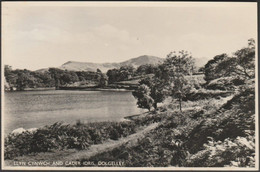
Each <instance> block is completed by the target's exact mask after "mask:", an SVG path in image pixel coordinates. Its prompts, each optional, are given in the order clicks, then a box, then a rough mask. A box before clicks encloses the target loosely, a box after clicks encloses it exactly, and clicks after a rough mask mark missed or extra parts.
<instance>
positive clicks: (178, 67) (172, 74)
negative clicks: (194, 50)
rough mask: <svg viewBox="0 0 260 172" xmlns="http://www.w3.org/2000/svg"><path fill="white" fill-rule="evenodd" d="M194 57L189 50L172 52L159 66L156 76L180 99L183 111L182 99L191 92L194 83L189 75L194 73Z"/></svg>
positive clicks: (174, 96)
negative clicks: (190, 80) (191, 82)
mask: <svg viewBox="0 0 260 172" xmlns="http://www.w3.org/2000/svg"><path fill="white" fill-rule="evenodd" d="M193 69H194V59H193V58H192V56H191V55H190V54H189V53H188V52H187V51H183V50H182V51H179V52H178V53H176V52H171V53H170V54H168V55H167V58H166V60H165V61H164V63H163V64H162V65H160V67H159V71H157V74H156V77H158V78H159V79H161V80H162V81H163V82H164V85H165V87H166V88H167V89H168V90H169V93H170V95H171V96H172V97H173V98H174V99H177V100H178V101H179V108H180V111H182V99H183V97H184V96H185V95H186V94H188V93H189V92H190V90H191V89H192V85H191V84H190V83H189V81H188V79H187V77H185V76H187V75H192V73H193Z"/></svg>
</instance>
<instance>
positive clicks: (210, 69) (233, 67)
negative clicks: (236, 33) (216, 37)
mask: <svg viewBox="0 0 260 172" xmlns="http://www.w3.org/2000/svg"><path fill="white" fill-rule="evenodd" d="M229 76H232V77H236V78H243V79H244V80H246V79H251V78H254V77H255V42H254V40H253V39H249V40H248V46H247V47H245V48H242V49H240V50H238V51H236V52H235V53H234V56H233V57H228V56H227V55H225V54H223V55H219V56H216V57H214V59H213V60H210V61H209V62H208V63H207V64H206V65H205V79H206V80H207V81H208V82H209V81H211V80H213V79H217V78H219V77H229Z"/></svg>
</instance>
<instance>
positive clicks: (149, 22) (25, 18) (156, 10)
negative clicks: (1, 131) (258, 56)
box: [2, 2, 257, 70]
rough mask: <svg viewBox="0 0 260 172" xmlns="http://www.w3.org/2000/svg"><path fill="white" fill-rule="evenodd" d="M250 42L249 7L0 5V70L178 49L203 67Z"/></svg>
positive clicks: (253, 31)
mask: <svg viewBox="0 0 260 172" xmlns="http://www.w3.org/2000/svg"><path fill="white" fill-rule="evenodd" d="M249 38H254V39H256V38H257V4H256V3H253V2H251V3H245V2H232V3H231V2H229V3H223V2H222V3H220V2H219V3H216V2H215V3H213V2H210V3H209V2H208V3H192V2H189V3H187V2H186V3H184V2H182V3H181V2H179V3H177V2H175V3H169V2H167V3H158V2H157V3H156V2H150V3H149V2H114V3H113V2H110V3H106V2H74V3H73V2H58V3H57V2H3V3H2V61H3V62H2V64H8V65H11V66H12V67H13V69H16V68H19V69H24V68H26V69H30V70H37V69H41V68H46V67H58V66H61V65H62V64H63V63H65V62H67V61H79V62H94V63H104V62H122V61H125V60H128V59H130V58H134V57H138V56H141V55H153V56H158V57H161V58H165V57H166V56H167V54H169V53H170V52H172V51H179V50H187V51H189V52H191V54H192V55H193V57H194V58H197V59H198V61H204V62H205V61H207V60H209V59H212V58H213V57H214V56H215V55H218V54H222V53H228V54H230V53H232V52H235V51H236V50H238V49H240V48H242V47H245V46H246V45H247V40H248V39H249Z"/></svg>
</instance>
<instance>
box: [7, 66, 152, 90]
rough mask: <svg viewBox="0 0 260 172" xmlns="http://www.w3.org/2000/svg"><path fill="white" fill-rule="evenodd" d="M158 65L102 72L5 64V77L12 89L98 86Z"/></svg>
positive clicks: (127, 77) (146, 72)
mask: <svg viewBox="0 0 260 172" xmlns="http://www.w3.org/2000/svg"><path fill="white" fill-rule="evenodd" d="M155 68H156V66H154V65H150V64H145V65H141V66H139V67H138V68H134V67H133V66H131V65H128V66H127V65H126V66H121V67H120V68H114V69H110V70H108V71H107V72H106V73H102V72H101V70H99V69H97V71H96V72H91V71H68V70H62V69H58V68H49V69H48V70H47V71H44V72H40V71H30V70H27V69H23V70H21V69H16V70H13V69H12V67H11V66H9V65H5V67H4V75H5V79H6V81H7V83H8V85H9V87H10V89H11V90H12V89H13V88H16V89H17V90H24V89H25V88H39V87H56V88H59V87H60V86H67V85H70V84H73V83H76V82H81V83H83V84H84V83H85V84H89V83H92V85H93V84H94V85H96V86H97V87H105V86H107V85H108V84H112V83H115V82H120V81H125V80H129V79H131V78H133V77H135V76H142V75H146V74H151V73H153V72H154V70H155Z"/></svg>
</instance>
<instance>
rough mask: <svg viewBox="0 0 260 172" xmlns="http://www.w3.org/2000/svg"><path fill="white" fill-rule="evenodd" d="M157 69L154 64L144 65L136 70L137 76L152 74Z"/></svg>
mask: <svg viewBox="0 0 260 172" xmlns="http://www.w3.org/2000/svg"><path fill="white" fill-rule="evenodd" d="M155 68H156V67H155V66H154V65H152V64H144V65H141V66H139V67H138V68H137V69H136V74H138V75H145V74H151V73H154V70H155Z"/></svg>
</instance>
